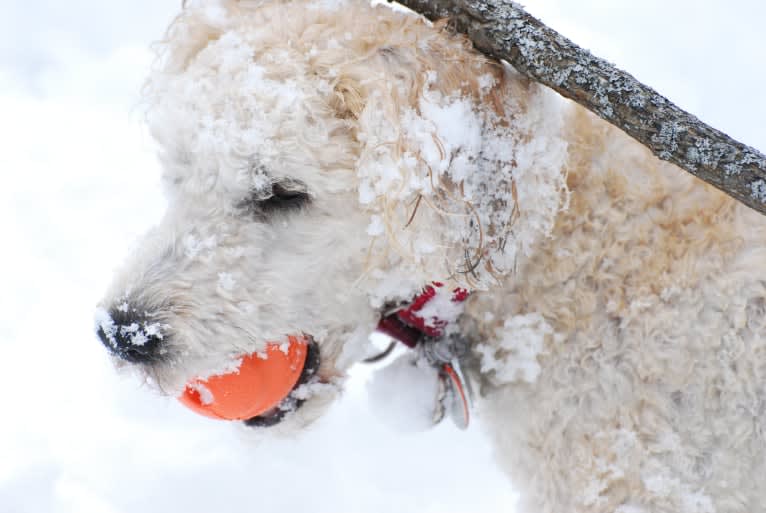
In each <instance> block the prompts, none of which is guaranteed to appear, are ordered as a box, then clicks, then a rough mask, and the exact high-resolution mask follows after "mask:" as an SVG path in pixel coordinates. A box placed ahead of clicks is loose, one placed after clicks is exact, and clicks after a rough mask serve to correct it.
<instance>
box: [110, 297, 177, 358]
mask: <svg viewBox="0 0 766 513" xmlns="http://www.w3.org/2000/svg"><path fill="white" fill-rule="evenodd" d="M162 328H163V326H162V324H161V323H159V322H156V321H153V320H151V319H147V317H146V316H145V315H141V314H139V312H138V311H137V310H136V309H130V308H127V307H125V306H123V307H121V308H117V309H112V310H109V311H106V310H100V311H99V312H98V313H97V315H96V334H97V335H98V338H99V339H101V343H103V344H104V346H105V347H106V348H107V349H108V350H109V351H110V352H111V353H112V354H114V355H115V356H118V357H120V358H122V359H123V360H125V361H128V362H131V363H151V362H155V361H157V360H159V359H160V358H161V356H162V353H163V352H164V350H163V347H162V342H163V338H164V335H163V333H162Z"/></svg>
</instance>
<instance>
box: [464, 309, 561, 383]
mask: <svg viewBox="0 0 766 513" xmlns="http://www.w3.org/2000/svg"><path fill="white" fill-rule="evenodd" d="M553 333H554V332H553V328H551V326H550V325H549V324H548V323H547V322H546V321H545V319H544V318H543V316H542V315H540V314H538V313H530V314H526V315H516V316H514V317H511V318H510V319H508V320H506V321H505V323H504V325H503V328H501V329H498V330H497V331H496V336H497V340H495V341H493V343H492V345H490V344H479V345H478V346H477V349H476V350H477V351H478V353H479V354H480V355H481V371H482V372H489V371H494V373H495V378H496V379H497V380H499V381H500V382H503V383H511V382H514V381H524V382H527V383H534V382H535V381H536V380H537V377H538V376H539V374H540V371H541V367H540V364H539V363H538V361H537V357H538V355H540V354H542V353H544V352H545V340H546V337H548V336H550V335H553Z"/></svg>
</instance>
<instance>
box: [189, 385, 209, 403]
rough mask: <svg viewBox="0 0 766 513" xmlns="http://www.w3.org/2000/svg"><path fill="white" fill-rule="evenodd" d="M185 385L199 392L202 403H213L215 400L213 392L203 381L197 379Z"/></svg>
mask: <svg viewBox="0 0 766 513" xmlns="http://www.w3.org/2000/svg"><path fill="white" fill-rule="evenodd" d="M187 386H188V387H189V388H191V389H192V390H194V391H195V392H197V393H198V394H199V400H200V402H201V403H202V404H213V402H214V401H215V397H214V396H213V392H212V391H211V390H210V389H209V388H208V387H206V386H205V385H204V384H203V383H201V382H199V381H197V382H193V383H190V384H189V385H187Z"/></svg>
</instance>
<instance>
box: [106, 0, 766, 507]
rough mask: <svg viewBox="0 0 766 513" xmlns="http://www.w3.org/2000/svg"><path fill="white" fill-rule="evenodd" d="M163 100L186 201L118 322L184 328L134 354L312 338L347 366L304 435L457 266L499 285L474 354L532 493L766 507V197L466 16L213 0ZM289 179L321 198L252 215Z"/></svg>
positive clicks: (492, 291) (192, 365) (153, 100)
mask: <svg viewBox="0 0 766 513" xmlns="http://www.w3.org/2000/svg"><path fill="white" fill-rule="evenodd" d="M146 98H147V105H148V122H149V125H150V127H151V128H152V131H153V133H154V135H155V137H156V139H157V140H158V142H159V144H160V147H161V149H162V155H161V157H162V161H163V166H164V170H165V172H164V182H165V185H166V188H167V192H168V197H169V208H168V211H167V213H166V215H165V217H164V218H163V220H162V221H161V222H160V224H159V225H158V226H157V227H156V228H155V229H153V230H152V231H150V232H149V233H148V234H147V235H146V236H145V237H144V238H143V239H142V241H141V242H140V244H139V245H138V249H137V251H136V253H135V254H134V255H132V256H131V258H130V259H128V261H127V262H126V264H125V265H124V267H123V269H122V270H121V271H120V272H119V273H118V275H117V277H116V279H115V281H114V283H113V285H112V287H111V288H110V290H109V291H108V293H107V295H106V297H105V299H104V300H103V302H102V304H101V308H102V310H101V311H102V314H100V319H101V321H100V322H101V323H102V325H104V323H107V324H108V319H106V320H105V319H104V314H103V311H113V310H114V309H124V310H126V311H127V310H130V311H139V310H140V311H141V312H143V313H144V314H145V315H146V316H147V317H148V318H150V319H151V321H152V324H151V325H152V326H154V327H157V326H160V327H161V328H157V329H161V330H162V334H163V354H164V356H165V357H164V358H163V359H162V360H161V361H160V362H156V363H154V364H151V365H143V366H132V367H136V369H137V370H139V371H140V372H141V373H143V374H144V375H145V377H146V378H147V379H149V380H151V382H152V383H154V384H156V385H157V386H158V387H159V388H160V389H161V390H163V391H164V392H166V393H168V394H176V393H178V391H179V390H180V389H181V388H182V387H183V385H184V383H186V382H187V380H189V379H190V378H191V377H194V376H200V375H210V374H212V373H215V372H216V371H218V370H221V369H223V368H226V367H227V366H229V365H231V363H232V361H234V360H236V358H238V357H239V356H240V355H241V354H243V353H251V352H254V351H258V350H261V349H263V347H264V344H265V343H266V342H267V341H278V340H284V339H285V337H286V336H287V335H288V334H295V333H308V334H311V335H312V336H313V337H314V339H315V340H317V341H318V342H319V344H320V348H321V354H322V364H321V368H320V371H319V375H320V377H321V379H322V381H323V382H324V385H322V386H319V387H315V389H312V390H307V391H306V392H305V397H307V398H308V399H307V401H306V405H305V406H304V407H302V408H300V409H298V410H297V411H296V412H294V413H292V414H289V415H288V417H287V419H286V420H285V422H284V423H283V425H282V426H281V427H280V429H282V430H287V431H289V430H290V429H294V428H295V427H301V426H304V425H305V424H307V423H309V422H310V421H311V420H313V419H314V418H316V417H317V416H318V415H319V414H320V413H321V411H322V410H323V408H324V407H326V405H327V404H329V402H330V400H331V399H332V397H333V396H334V394H335V392H336V391H337V389H338V388H339V387H340V386H341V385H342V378H343V375H344V372H345V370H346V369H347V368H348V367H349V366H350V365H352V364H353V363H354V362H355V361H357V360H358V359H359V358H360V357H361V356H363V355H364V353H365V344H366V339H367V335H368V334H369V332H370V331H372V330H373V329H374V327H375V324H376V321H377V319H378V318H379V315H380V310H381V308H383V307H384V305H385V304H386V303H389V302H395V301H398V300H406V299H409V298H411V297H412V296H413V295H414V294H415V293H416V292H417V291H418V290H419V289H420V288H421V287H422V286H424V285H425V284H428V283H430V282H432V281H435V280H438V281H443V282H446V283H447V284H448V285H451V286H465V287H470V288H471V289H472V290H474V291H477V292H476V293H474V294H473V295H472V296H471V298H470V300H469V303H468V306H467V312H466V315H465V316H464V318H463V319H462V320H461V327H462V329H463V332H464V334H465V335H466V336H468V337H470V338H471V339H472V340H475V341H477V344H476V351H477V359H476V360H477V365H476V368H475V369H471V370H470V372H472V373H473V374H474V377H475V378H476V379H477V380H478V381H480V382H481V390H480V392H481V394H480V396H481V397H480V405H479V409H480V414H481V416H482V418H483V419H484V420H485V421H486V422H487V423H488V424H489V425H490V429H491V430H492V431H493V434H494V436H495V438H496V440H497V450H498V456H499V458H500V460H501V461H502V462H503V463H504V465H505V467H506V468H507V470H508V472H509V474H510V475H511V477H512V480H513V486H515V487H517V488H518V489H520V491H521V492H522V501H523V511H530V512H540V513H542V512H554V513H560V512H563V511H579V512H585V511H587V512H617V513H638V512H656V511H668V512H671V511H672V512H689V513H691V512H704V513H708V512H745V511H748V512H749V511H754V510H758V509H759V508H760V507H761V505H762V504H764V503H766V491H764V490H766V489H764V488H763V487H762V486H761V483H760V481H761V477H760V476H761V475H762V472H760V471H761V470H762V468H763V466H764V464H765V463H764V462H766V443H765V442H764V436H765V435H764V428H765V426H766V409H765V408H764V404H766V390H765V389H764V384H763V383H764V377H765V374H766V358H764V357H765V356H766V344H764V342H763V340H764V335H766V320H764V319H765V317H764V314H765V313H766V302H765V301H764V297H765V295H764V294H765V293H766V281H764V276H762V274H763V269H764V268H765V267H764V265H763V264H764V263H766V244H765V243H764V241H766V223H764V221H763V220H762V218H760V217H759V216H758V215H756V214H754V213H752V212H750V211H749V210H747V209H746V208H744V207H741V206H740V205H738V204H736V203H734V202H733V201H732V200H730V199H728V198H726V197H724V196H723V195H722V194H721V193H719V192H717V191H715V190H713V189H711V188H709V187H707V186H706V185H704V184H702V183H699V182H698V181H696V180H695V179H693V178H690V177H689V176H686V175H685V174H684V173H682V172H681V171H680V170H678V169H677V168H675V167H673V166H670V165H667V164H664V163H661V162H660V161H658V160H656V159H654V158H653V157H652V156H651V155H650V154H649V153H648V152H647V151H646V150H644V149H643V148H641V147H640V146H638V145H637V144H636V143H635V142H633V141H632V140H630V139H629V138H628V137H627V136H625V135H623V134H622V133H620V132H618V131H617V130H615V129H613V128H611V127H609V126H607V125H606V124H605V123H603V122H602V121H600V120H597V119H595V118H594V117H592V116H591V115H589V114H587V113H585V112H584V111H583V110H582V109H580V108H579V107H575V106H573V105H570V104H567V103H565V102H564V101H562V100H560V99H559V98H558V97H556V96H555V95H554V94H553V93H551V92H549V91H548V90H546V89H545V88H543V87H541V86H538V85H536V84H533V83H530V82H528V81H527V80H525V79H523V78H521V77H520V76H518V75H516V74H515V73H514V72H513V71H512V70H510V69H507V68H503V67H502V66H499V65H497V64H495V63H492V62H489V61H487V60H486V59H485V58H483V57H481V56H479V55H478V54H476V53H475V52H473V51H472V50H471V49H470V45H469V44H468V43H467V42H466V41H465V40H463V39H462V38H460V37H456V36H452V35H450V34H449V33H448V31H446V30H445V29H444V27H443V26H442V25H440V24H436V25H431V24H428V23H427V22H424V21H423V20H421V19H419V18H417V17H415V16H411V15H408V14H404V13H400V12H394V11H392V10H390V9H388V8H386V7H371V6H369V5H368V4H367V3H365V2H363V1H358V0H348V1H344V2H340V1H338V2H333V1H330V0H325V1H321V0H314V1H306V0H290V1H265V0H264V1H249V0H240V1H234V0H221V1H212V0H210V1H198V2H189V5H187V6H186V8H185V9H184V11H183V13H181V15H180V16H179V17H178V18H177V19H176V21H175V22H174V23H173V25H172V26H171V28H170V29H169V31H168V34H167V38H166V40H165V42H164V44H163V46H162V50H161V53H160V62H159V64H158V66H157V69H156V70H155V71H154V72H153V74H152V76H151V77H150V79H149V81H148V83H147V88H146ZM456 123H459V126H456ZM285 181H287V183H298V182H300V183H302V184H303V186H305V189H306V191H307V192H308V193H309V194H310V196H311V204H310V206H309V207H308V208H305V209H303V210H301V211H297V212H292V213H289V214H285V215H282V214H276V215H272V216H266V217H264V216H260V217H259V216H254V215H253V213H252V212H251V211H249V210H247V209H246V208H243V205H244V204H247V202H248V201H253V200H254V199H256V200H257V199H265V198H267V197H268V196H269V194H270V191H271V186H272V184H274V183H285ZM110 329H113V328H110ZM120 365H123V366H127V364H120Z"/></svg>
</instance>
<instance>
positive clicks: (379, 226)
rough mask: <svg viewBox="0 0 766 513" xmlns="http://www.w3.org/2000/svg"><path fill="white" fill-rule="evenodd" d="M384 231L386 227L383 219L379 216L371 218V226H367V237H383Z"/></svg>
mask: <svg viewBox="0 0 766 513" xmlns="http://www.w3.org/2000/svg"><path fill="white" fill-rule="evenodd" d="M384 231H385V227H384V226H383V219H382V218H381V217H380V216H378V215H373V216H371V217H370V224H369V225H368V226H367V235H370V236H372V237H377V236H378V235H382V234H383V233H384Z"/></svg>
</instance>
